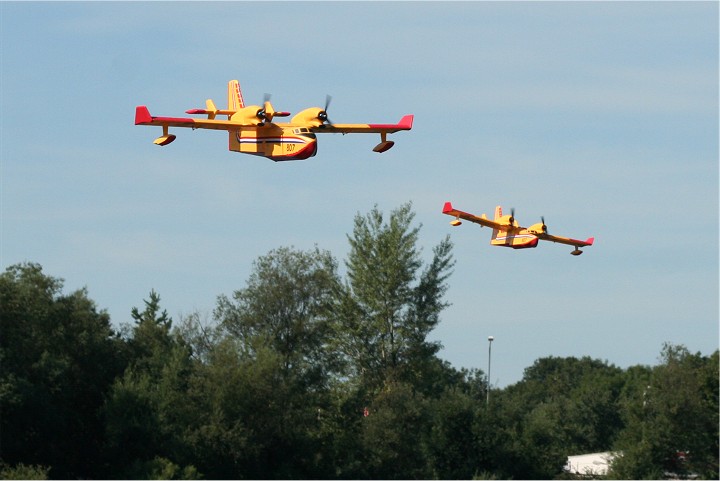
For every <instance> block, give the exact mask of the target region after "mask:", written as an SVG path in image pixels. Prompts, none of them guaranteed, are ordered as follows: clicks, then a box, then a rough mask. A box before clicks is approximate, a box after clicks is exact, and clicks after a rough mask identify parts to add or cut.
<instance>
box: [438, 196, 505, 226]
mask: <svg viewBox="0 0 720 481" xmlns="http://www.w3.org/2000/svg"><path fill="white" fill-rule="evenodd" d="M442 212H443V214H447V215H451V216H453V217H456V218H457V217H459V218H460V219H465V220H469V221H470V222H475V223H476V224H480V225H481V226H485V227H490V228H491V229H508V228H509V226H508V225H507V224H500V223H499V222H495V221H492V220H490V219H488V218H486V217H484V216H483V217H478V216H476V215H473V214H468V213H467V212H463V211H461V210H457V209H455V208H454V207H453V206H452V204H451V203H450V202H445V205H444V206H443V211H442Z"/></svg>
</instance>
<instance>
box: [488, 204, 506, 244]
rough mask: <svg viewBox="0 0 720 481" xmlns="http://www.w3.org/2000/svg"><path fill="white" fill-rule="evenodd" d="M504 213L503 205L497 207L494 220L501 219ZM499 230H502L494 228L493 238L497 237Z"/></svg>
mask: <svg viewBox="0 0 720 481" xmlns="http://www.w3.org/2000/svg"><path fill="white" fill-rule="evenodd" d="M502 215H503V213H502V207H501V206H497V207H495V217H494V218H493V220H494V221H495V222H497V221H499V220H500V218H501V217H502ZM498 232H500V231H498V230H497V229H493V231H492V238H491V239H492V240H495V239H497V236H498Z"/></svg>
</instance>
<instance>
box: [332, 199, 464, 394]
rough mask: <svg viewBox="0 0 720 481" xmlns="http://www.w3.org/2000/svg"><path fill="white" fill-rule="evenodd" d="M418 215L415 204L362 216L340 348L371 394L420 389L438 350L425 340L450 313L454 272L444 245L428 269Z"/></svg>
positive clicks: (351, 257)
mask: <svg viewBox="0 0 720 481" xmlns="http://www.w3.org/2000/svg"><path fill="white" fill-rule="evenodd" d="M414 217H415V214H414V212H413V211H412V205H411V204H410V203H407V204H404V205H402V206H401V207H399V208H397V209H395V210H393V211H392V212H391V213H390V216H389V218H388V219H387V221H386V219H385V217H384V215H383V213H382V212H380V210H379V209H378V208H377V206H375V207H374V208H373V209H372V210H371V211H370V212H369V213H368V214H367V215H365V216H363V215H360V214H358V215H356V216H355V222H354V228H353V232H352V235H349V236H348V240H349V242H350V253H349V254H348V258H347V261H346V266H347V277H348V280H347V282H346V283H345V286H344V291H343V294H342V296H341V300H340V305H339V307H338V311H337V313H338V323H337V324H336V327H337V329H338V330H337V334H338V335H337V340H338V342H339V348H340V350H341V351H342V352H343V353H344V355H345V356H346V359H347V360H348V361H349V367H350V372H351V373H352V374H354V375H360V376H361V377H362V378H363V379H364V380H365V381H366V383H367V384H368V385H369V386H374V388H375V389H377V388H380V387H381V386H382V385H383V383H384V382H385V381H391V380H407V381H409V382H416V381H419V380H420V379H421V377H422V374H421V373H422V372H423V371H424V370H425V369H426V368H427V365H428V363H432V362H433V358H434V355H435V354H436V353H437V352H438V350H439V349H440V344H439V343H438V342H431V341H428V339H427V336H428V334H429V333H430V332H431V331H432V329H434V328H435V326H436V325H437V323H438V322H439V315H440V312H441V311H442V310H443V309H444V308H445V307H446V306H447V303H446V302H445V301H444V300H443V296H444V294H445V292H446V290H447V284H446V280H447V278H448V276H449V275H450V272H451V270H452V267H453V264H454V262H453V260H452V243H451V242H450V239H449V237H446V238H445V239H444V240H442V241H441V242H440V244H438V245H437V246H436V247H434V248H433V256H432V259H431V261H430V263H429V264H428V265H426V266H423V261H422V256H421V248H420V247H419V246H418V233H419V231H420V227H421V226H414V225H413V220H414Z"/></svg>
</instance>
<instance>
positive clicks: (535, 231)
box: [442, 202, 595, 256]
mask: <svg viewBox="0 0 720 481" xmlns="http://www.w3.org/2000/svg"><path fill="white" fill-rule="evenodd" d="M442 213H443V214H446V215H449V216H452V217H454V219H453V220H452V221H450V225H451V226H453V227H457V226H459V225H461V224H462V221H461V220H460V219H464V220H467V221H470V222H474V223H476V224H479V225H480V227H490V228H491V229H492V230H493V231H492V237H491V238H490V244H491V245H494V246H502V247H510V248H512V249H528V248H534V247H537V245H538V242H539V241H541V240H543V241H549V242H556V243H558V244H566V245H570V246H573V247H575V249H574V250H573V251H572V252H570V254H572V255H574V256H579V255H580V254H582V253H583V251H582V250H581V249H580V248H581V247H588V246H591V245H593V243H594V242H595V238H594V237H588V238H587V239H586V240H580V239H571V238H569V237H561V236H556V235H551V234H548V229H547V225H546V224H545V219H544V218H541V221H540V222H538V223H535V224H533V225H531V226H530V227H522V226H520V224H518V222H517V221H516V220H515V212H514V210H512V209H511V211H510V215H503V210H502V207H501V206H497V207H496V208H495V216H494V218H493V219H492V220H491V219H489V218H488V217H487V216H486V215H485V214H483V215H481V216H479V217H478V216H476V215H474V214H470V213H468V212H463V211H461V210H458V209H456V208H454V207H453V205H452V203H451V202H445V205H443V210H442Z"/></svg>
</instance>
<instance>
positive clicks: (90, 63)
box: [0, 2, 719, 386]
mask: <svg viewBox="0 0 720 481" xmlns="http://www.w3.org/2000/svg"><path fill="white" fill-rule="evenodd" d="M0 42H1V43H0V48H1V49H2V50H1V55H0V93H1V104H0V109H1V110H0V116H1V119H0V127H1V130H0V134H1V138H0V155H1V166H0V168H1V170H0V175H1V179H2V180H1V185H0V187H1V188H2V191H1V198H0V200H1V206H0V214H1V215H2V224H1V225H0V226H1V237H0V241H1V250H0V257H1V261H2V268H3V269H5V268H6V267H7V266H9V265H12V264H15V263H18V262H23V261H31V262H37V263H40V264H41V265H42V266H43V268H44V270H45V272H46V273H47V274H49V275H52V276H55V277H61V278H64V279H65V291H66V292H70V291H72V290H75V289H78V288H81V287H87V288H88V291H89V296H90V297H91V298H92V299H93V300H95V301H96V302H97V304H98V307H99V308H100V309H107V311H108V312H109V313H110V315H111V318H112V320H113V323H114V324H115V325H120V324H122V323H128V322H130V320H131V318H130V310H131V308H132V307H133V306H139V307H142V301H143V299H145V298H147V297H148V294H149V292H150V290H151V289H155V290H156V291H157V292H158V293H159V294H160V296H161V298H162V305H163V307H165V308H166V309H167V310H168V312H169V313H170V314H171V315H172V316H173V317H174V318H175V319H176V320H177V319H179V318H180V317H181V316H184V315H187V314H190V313H192V312H195V311H198V312H200V313H201V314H202V315H203V316H204V317H205V318H210V317H211V315H212V310H213V308H214V306H215V302H216V298H217V296H218V295H220V294H231V293H232V292H233V291H234V290H237V289H240V288H243V287H244V286H245V282H246V280H247V278H248V275H249V274H250V272H251V270H252V263H253V261H254V260H255V259H256V258H258V257H259V256H261V255H264V254H266V253H267V252H268V251H270V250H271V249H274V248H277V247H281V246H293V247H295V248H297V249H311V248H313V247H314V246H315V245H318V246H319V247H320V248H322V249H327V250H330V251H331V252H332V253H333V254H334V256H335V257H336V258H337V259H338V260H339V261H340V262H341V264H342V261H343V260H344V259H345V257H346V255H347V252H348V250H349V247H348V242H347V234H349V233H350V232H351V231H352V225H353V218H354V216H355V215H356V214H357V213H361V214H365V213H367V212H368V211H369V210H370V209H372V208H373V206H374V205H376V204H377V205H378V207H379V208H380V209H381V210H383V211H384V212H386V213H389V212H390V211H391V210H392V209H394V208H396V207H398V206H400V205H401V204H403V203H405V202H408V201H411V202H412V203H413V208H414V210H415V212H416V214H417V216H416V220H417V222H418V223H421V224H422V229H421V231H420V243H421V246H422V248H423V253H424V256H425V257H426V258H427V259H429V258H430V255H431V252H432V247H433V246H435V245H437V243H438V242H440V241H441V240H442V239H443V238H444V236H445V235H447V234H448V233H450V234H451V238H452V241H453V243H454V244H455V249H454V254H455V258H456V260H457V264H456V266H455V269H454V274H453V275H452V277H451V278H450V281H449V283H450V289H449V291H448V293H447V301H449V302H450V303H451V304H452V305H451V306H450V307H449V308H448V309H447V310H446V311H445V312H444V313H443V315H442V321H441V323H440V325H439V326H438V327H437V329H436V330H435V331H434V332H433V333H432V339H434V340H439V341H440V342H442V344H443V346H444V349H443V350H442V351H441V353H440V355H441V357H443V358H444V359H447V360H448V361H449V362H450V363H452V365H453V366H455V367H457V368H461V367H466V368H482V369H483V370H486V369H487V361H488V359H487V354H488V353H487V344H488V341H487V337H488V336H489V335H493V336H494V337H495V341H494V343H493V348H492V349H493V351H492V372H491V381H492V382H493V384H495V385H498V386H506V385H508V384H511V383H514V382H517V381H519V380H520V379H521V378H522V375H523V370H524V369H525V368H526V367H528V366H530V365H531V364H532V363H533V362H534V361H535V360H536V359H538V358H540V357H544V356H585V355H587V356H591V357H593V358H598V359H602V360H607V361H608V362H610V363H613V364H615V365H617V366H620V367H628V366H631V365H635V364H655V363H656V362H657V359H658V355H659V353H660V350H661V347H662V344H663V343H664V342H672V343H677V344H684V345H685V346H687V347H688V348H689V349H690V350H691V351H693V352H695V351H701V352H703V353H705V354H709V353H711V352H713V351H714V350H715V349H717V348H718V235H719V229H718V3H717V2H704V3H701V2H678V3H668V2H657V3H656V2H632V3H616V2H578V3H565V2H558V3H546V2H531V3H518V2H508V3H502V2H460V3H450V2H437V3H435V2H419V3H417V2H398V3H389V2H338V3H334V2H313V3H303V2H291V3H280V2H262V3H260V2H218V3H210V2H202V3H200V2H198V3H191V2H180V3H175V2H153V3H142V2H125V3H106V2H90V3H85V2H71V3H63V2H50V3H26V2H19V3H7V2H1V3H0ZM231 79H238V80H239V81H240V84H241V86H242V89H243V94H244V97H245V100H246V102H249V103H259V102H261V101H262V98H263V95H264V94H265V93H271V94H272V100H273V104H274V105H275V107H276V109H278V110H288V111H291V112H293V113H297V112H298V111H300V110H302V109H303V108H306V107H310V106H322V104H323V102H324V100H325V95H326V94H331V95H332V96H333V103H332V105H331V107H330V118H331V119H333V121H335V122H340V123H352V122H370V123H390V122H396V121H398V120H399V119H400V117H401V116H402V115H404V114H409V113H412V114H414V115H415V124H414V127H413V129H412V131H410V132H400V133H397V134H394V135H393V136H391V138H392V140H395V141H396V145H395V147H394V148H393V149H392V150H390V151H388V152H386V153H384V154H381V155H378V154H375V153H374V152H372V147H373V146H374V145H375V144H376V143H377V142H378V139H377V138H375V137H376V136H375V135H372V136H370V135H347V136H342V135H325V136H319V137H320V138H319V152H318V155H317V156H316V157H313V158H311V159H308V160H306V161H300V162H291V163H273V162H272V161H270V160H266V159H263V158H259V157H251V156H246V155H242V154H238V153H234V152H229V151H228V150H227V137H226V134H225V133H223V132H215V131H207V130H205V131H203V130H197V131H192V130H189V129H175V131H174V133H175V134H177V136H178V138H177V140H176V141H175V142H174V143H173V144H171V145H168V146H166V147H158V146H155V145H153V143H152V140H153V139H154V138H155V137H157V136H158V135H160V129H159V128H157V127H153V128H150V127H143V126H134V125H133V121H134V109H135V106H136V105H147V106H148V107H149V109H150V112H151V113H153V114H154V115H164V116H184V115H185V114H184V112H185V110H187V109H190V108H197V107H200V108H202V107H204V102H205V99H207V98H213V99H214V100H215V102H216V103H217V104H218V106H224V105H225V102H226V98H227V95H226V88H227V82H228V80H231ZM445 201H452V202H453V204H454V205H455V206H456V207H457V208H459V209H462V210H465V211H469V212H473V213H475V214H478V215H479V214H481V213H487V214H492V212H493V210H494V207H495V205H497V204H502V205H503V206H504V207H505V208H506V209H509V208H510V207H514V208H515V215H516V218H517V219H518V221H519V222H520V223H521V224H523V225H529V224H532V223H534V222H537V221H538V220H539V218H540V216H545V220H546V222H547V224H548V228H549V231H550V232H551V233H555V234H558V235H567V236H571V237H577V238H585V237H589V236H595V239H596V241H595V245H593V246H592V247H589V248H587V249H585V254H584V255H582V256H580V257H574V256H571V255H569V253H570V250H572V248H571V247H568V246H563V245H559V244H551V243H543V244H541V245H540V246H538V248H537V249H530V250H524V251H514V250H511V249H504V248H498V247H491V246H490V245H489V237H490V231H489V230H488V229H481V228H480V227H479V226H477V225H473V224H470V223H467V222H466V223H464V224H463V225H462V226H461V227H457V228H452V227H451V226H450V225H449V224H448V221H449V220H451V219H450V218H449V217H447V216H445V215H442V214H441V210H442V206H443V203H444V202H445Z"/></svg>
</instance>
